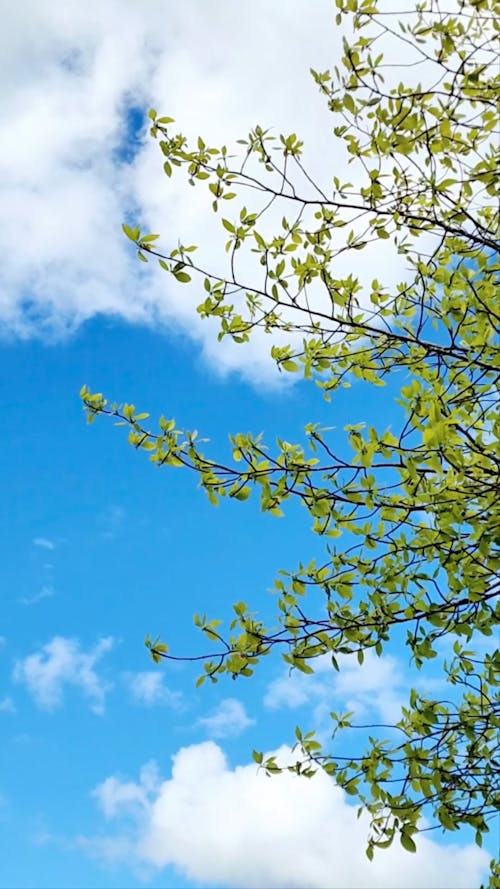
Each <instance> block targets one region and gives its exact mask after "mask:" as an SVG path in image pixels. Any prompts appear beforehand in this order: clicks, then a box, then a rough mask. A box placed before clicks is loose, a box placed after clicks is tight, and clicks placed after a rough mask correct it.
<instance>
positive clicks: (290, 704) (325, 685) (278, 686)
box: [264, 651, 419, 723]
mask: <svg viewBox="0 0 500 889" xmlns="http://www.w3.org/2000/svg"><path fill="white" fill-rule="evenodd" d="M337 661H338V664H339V671H338V672H337V671H336V670H335V669H334V668H333V667H332V664H331V660H330V658H329V656H328V655H325V656H323V657H319V658H317V659H316V661H315V662H314V664H313V665H312V666H313V667H314V670H315V674H314V675H311V674H308V675H306V674H304V673H300V672H299V671H298V670H293V671H292V672H290V671H286V672H284V673H283V674H282V675H281V676H279V677H278V678H277V679H274V680H273V681H272V682H270V683H269V685H268V687H267V689H266V693H265V696H264V705H265V706H266V707H269V708H270V709H279V708H288V709H294V708H295V707H301V706H304V705H306V704H310V705H315V706H316V711H315V712H316V715H317V716H318V715H319V714H320V713H324V715H325V716H327V712H328V711H329V710H331V709H332V708H333V707H334V706H335V704H338V703H339V702H341V707H342V711H343V712H345V711H347V710H353V711H354V712H355V713H356V715H357V716H360V715H361V714H363V713H367V712H371V713H372V714H375V715H376V717H377V719H381V720H382V721H384V722H388V723H391V722H393V721H394V720H395V719H398V718H399V717H400V715H401V705H402V704H403V703H404V702H405V700H406V699H407V697H408V676H407V671H406V670H405V669H404V667H403V665H402V663H401V662H399V661H398V660H397V659H396V658H394V657H392V656H390V655H382V656H381V657H377V656H376V655H375V654H374V653H373V652H372V651H368V652H366V653H365V659H364V662H363V664H361V665H360V664H358V662H357V660H356V658H355V657H354V656H344V657H342V656H341V657H338V658H337ZM417 678H419V677H417Z"/></svg>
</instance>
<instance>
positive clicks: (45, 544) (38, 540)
mask: <svg viewBox="0 0 500 889" xmlns="http://www.w3.org/2000/svg"><path fill="white" fill-rule="evenodd" d="M33 546H40V547H42V549H55V548H56V545H55V543H54V541H53V540H49V539H48V537H35V539H34V540H33Z"/></svg>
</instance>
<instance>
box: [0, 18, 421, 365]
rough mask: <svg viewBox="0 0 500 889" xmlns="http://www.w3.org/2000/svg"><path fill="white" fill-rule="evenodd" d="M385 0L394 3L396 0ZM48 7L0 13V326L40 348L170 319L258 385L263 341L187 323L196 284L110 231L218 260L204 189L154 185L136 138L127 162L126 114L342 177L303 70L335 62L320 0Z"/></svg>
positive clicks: (320, 102)
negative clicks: (303, 150) (241, 340)
mask: <svg viewBox="0 0 500 889" xmlns="http://www.w3.org/2000/svg"><path fill="white" fill-rule="evenodd" d="M384 2H385V6H390V7H392V6H395V7H396V8H397V5H398V4H397V0H384ZM60 7H61V4H58V5H57V10H56V7H55V6H54V3H53V2H51V0H25V2H24V3H23V4H9V5H8V7H7V8H6V10H5V11H4V13H3V19H2V24H3V28H2V36H1V37H0V50H1V52H0V57H1V59H2V62H0V73H1V67H2V66H5V71H4V73H5V76H4V77H3V78H2V79H1V80H0V83H2V82H3V83H5V84H7V83H8V84H9V87H8V89H7V88H5V89H4V90H3V94H2V95H1V97H0V108H1V112H2V117H3V120H4V122H5V126H4V135H3V138H2V143H1V145H0V180H1V181H2V182H3V186H2V188H1V199H2V208H3V214H2V219H3V226H2V228H1V230H0V249H1V250H2V256H3V262H2V269H1V273H0V274H1V276H2V280H1V282H0V294H1V296H0V328H1V327H2V326H3V327H4V329H5V330H6V331H8V332H9V333H14V334H15V335H16V336H20V337H28V336H40V337H44V338H49V339H50V338H53V337H54V336H60V335H63V334H64V333H66V332H68V331H71V330H74V329H75V328H76V327H77V326H78V325H80V324H82V323H83V322H84V321H85V320H86V319H88V318H90V317H94V316H96V315H100V314H108V315H114V316H119V317H121V318H122V319H125V320H127V321H129V322H149V323H155V324H156V325H157V326H158V325H159V326H160V327H161V325H164V327H165V329H166V328H167V326H168V327H169V328H172V326H173V327H174V328H175V327H177V326H179V327H181V328H182V329H184V330H185V331H186V332H187V333H188V334H189V335H191V336H193V337H194V338H195V339H197V340H199V341H201V342H202V345H203V350H204V353H205V355H206V356H207V357H208V358H209V360H210V361H211V362H212V363H213V365H214V366H217V367H218V368H221V369H239V370H240V371H242V372H243V373H245V374H246V375H247V376H251V377H253V378H256V377H258V378H268V376H269V367H270V364H269V359H268V358H267V355H268V352H269V345H270V344H269V338H268V337H266V336H265V335H262V336H257V337H256V338H255V340H254V341H252V343H250V344H248V345H247V346H245V347H244V348H241V347H238V346H235V345H234V344H232V343H230V342H229V341H228V342H223V343H221V344H218V343H217V342H216V338H215V335H214V328H213V326H212V325H210V324H208V323H206V322H202V321H200V320H199V319H198V318H197V316H196V314H193V307H194V306H195V305H196V304H197V303H198V302H199V301H200V298H199V292H198V290H197V288H193V289H189V288H188V289H186V288H185V287H182V288H181V287H180V286H177V285H176V284H175V282H172V281H171V280H170V278H167V276H166V275H165V274H164V273H162V272H159V271H158V270H157V269H153V268H152V266H149V267H147V268H145V267H144V266H142V265H141V264H140V263H138V262H137V261H136V260H135V257H134V256H133V251H131V249H130V245H129V244H128V243H127V242H126V240H125V239H124V237H123V236H122V234H121V230H120V224H121V222H122V221H123V220H124V219H125V217H126V216H127V214H129V213H131V214H132V215H133V216H134V217H137V219H138V220H139V221H140V222H141V223H144V225H145V226H146V227H149V228H152V229H153V230H158V231H160V232H162V234H163V235H164V237H165V243H166V244H168V245H170V246H172V245H173V244H174V243H176V241H177V238H178V237H180V238H181V239H183V240H185V239H189V240H190V241H191V242H198V243H201V244H203V246H204V250H202V255H203V256H204V257H205V258H208V260H209V261H211V257H212V256H213V255H215V256H218V257H219V260H214V267H215V268H217V264H218V262H221V261H222V258H223V256H224V253H223V248H222V245H223V243H224V240H225V237H224V236H223V235H221V230H220V225H219V222H218V221H217V220H216V219H215V217H214V216H213V214H211V211H210V210H208V211H207V207H208V202H207V198H206V194H205V192H204V190H203V189H202V188H199V189H189V188H188V187H187V185H184V184H182V181H181V180H182V177H180V178H179V179H177V178H174V179H173V180H172V181H169V183H168V186H167V181H166V179H165V177H164V176H163V173H162V168H161V156H160V154H159V151H158V148H157V146H156V145H154V144H152V143H151V141H150V140H149V139H148V140H143V142H142V143H141V144H140V145H139V146H138V149H137V153H136V156H135V157H134V156H133V157H131V158H130V159H128V160H126V159H124V157H123V156H120V151H122V153H123V149H124V148H126V147H127V140H128V139H129V133H128V132H127V123H126V119H127V118H126V114H127V109H128V108H130V107H131V106H140V107H141V108H143V109H146V108H147V107H148V106H149V105H150V104H153V105H155V106H156V107H158V109H160V110H162V111H163V112H164V113H168V114H171V115H172V116H174V117H176V119H177V121H178V125H179V129H181V130H182V131H183V132H184V133H185V134H186V135H188V136H190V137H191V136H197V135H198V134H199V133H203V134H205V135H206V136H207V138H208V139H209V140H210V141H212V142H215V143H216V142H219V143H220V142H226V143H229V144H231V142H232V141H234V140H235V139H237V138H240V137H241V136H242V135H243V136H244V135H245V134H246V133H247V132H248V130H249V128H250V127H252V126H254V125H255V123H257V122H258V123H261V124H262V125H264V126H274V127H275V128H276V131H277V132H278V133H279V132H280V131H285V132H290V131H296V132H298V133H299V134H300V135H301V136H304V137H305V138H306V140H307V158H308V159H309V161H310V166H311V168H312V169H313V170H314V171H320V172H321V174H322V177H323V179H324V180H326V181H328V182H329V181H331V178H332V176H333V175H339V176H340V178H341V179H342V178H344V179H345V178H346V177H347V178H350V179H351V180H352V178H353V173H352V168H351V167H349V168H347V166H346V163H345V158H344V157H343V149H340V148H339V146H338V144H337V145H334V143H333V138H332V135H331V128H332V121H331V116H330V114H329V112H328V110H327V107H326V103H325V101H324V99H323V98H322V97H321V96H320V95H319V91H318V89H317V87H316V86H315V85H314V84H313V82H312V80H311V78H310V75H309V67H310V65H312V66H314V67H316V68H317V69H322V68H326V67H329V66H331V65H332V64H334V63H336V61H337V59H338V55H339V52H340V45H341V44H340V33H339V29H338V28H336V27H335V25H334V10H333V8H332V4H331V0H318V2H317V3H316V4H315V5H314V12H313V13H312V14H311V15H304V12H303V3H301V2H300V0H287V2H284V0H283V2H281V3H280V2H278V3H275V4H269V3H268V2H266V0H254V2H253V3H252V4H243V3H234V2H232V0H219V2H218V4H217V14H216V15H215V14H214V10H213V8H212V7H211V6H210V4H207V3H205V2H204V0H185V2H183V3H178V4H169V5H168V6H167V5H166V4H165V3H163V2H161V0H150V2H149V3H148V4H138V3H136V2H135V0H107V2H106V3H99V4H94V5H93V7H92V14H91V15H89V14H88V9H86V8H85V7H84V6H82V4H81V3H79V2H78V0H65V3H64V4H63V5H62V7H61V8H60ZM117 21H119V22H120V28H119V30H117V28H116V22H117ZM410 70H411V69H410ZM417 71H418V72H419V76H420V70H419V69H417ZM12 84H14V88H13V87H12ZM330 159H331V162H330ZM347 170H349V175H347ZM232 212H235V211H234V209H233V210H232ZM280 218H281V213H280ZM18 245H19V246H18ZM388 251H389V252H388ZM390 251H391V247H390V246H387V245H385V246H384V245H381V244H380V243H378V244H377V246H376V248H375V249H374V250H372V251H371V252H370V253H366V254H363V255H364V263H363V265H364V266H365V267H366V268H367V270H369V274H370V278H372V277H373V276H375V275H376V274H378V276H379V277H380V278H381V280H387V274H388V272H387V269H390V272H389V275H390V276H393V277H397V276H398V275H399V271H398V270H399V269H400V265H399V262H400V260H399V259H398V258H397V256H395V257H394V256H392V254H391V252H390ZM339 262H340V260H339ZM347 263H348V266H347V267H349V265H352V263H351V260H350V259H348V260H347ZM247 268H250V267H249V266H245V265H244V266H243V269H244V270H245V269H247ZM339 270H340V271H342V267H341V265H339Z"/></svg>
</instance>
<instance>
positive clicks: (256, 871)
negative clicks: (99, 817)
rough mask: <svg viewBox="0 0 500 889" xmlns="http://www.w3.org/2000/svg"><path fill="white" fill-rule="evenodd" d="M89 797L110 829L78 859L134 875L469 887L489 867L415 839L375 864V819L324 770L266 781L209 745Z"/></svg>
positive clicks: (84, 839) (320, 885) (86, 844)
mask: <svg viewBox="0 0 500 889" xmlns="http://www.w3.org/2000/svg"><path fill="white" fill-rule="evenodd" d="M290 753H291V751H290V750H289V748H282V749H281V750H279V751H277V756H278V761H288V760H289V757H290ZM94 797H95V798H96V800H97V802H98V805H99V808H100V810H101V812H102V814H103V817H104V818H105V819H106V821H107V823H108V827H107V829H105V830H104V831H103V830H101V831H100V832H99V834H98V835H96V836H80V837H78V838H77V840H76V844H77V845H78V846H79V847H80V848H81V849H82V850H84V851H85V852H86V853H88V854H90V855H92V856H94V857H97V858H98V859H101V860H103V861H106V862H107V863H108V864H117V865H118V864H121V865H124V864H125V865H126V866H127V867H129V868H134V867H135V868H137V866H139V867H141V868H142V867H147V866H150V867H153V868H155V869H157V870H158V871H161V870H162V869H163V868H165V867H167V866H173V867H175V868H176V869H177V870H178V871H179V872H180V873H181V874H182V875H183V876H184V877H185V878H187V879H188V880H190V881H192V882H193V883H195V884H196V885H201V884H203V885H204V884H205V883H208V884H210V885H215V886H221V887H223V886H230V887H233V889H237V887H246V886H254V887H262V889H264V887H265V889H277V887H282V886H288V887H290V889H299V887H303V886H309V887H311V889H334V887H343V889H348V887H351V889H354V887H356V889H377V887H378V889H448V887H449V886H451V885H453V886H455V887H457V889H459V887H461V889H466V887H469V886H477V885H480V883H481V879H482V878H483V877H484V875H485V873H486V870H487V865H488V859H489V856H488V855H487V853H486V852H484V851H483V850H481V849H479V848H478V847H477V846H475V845H473V844H467V843H460V842H458V841H457V842H455V843H454V844H448V845H444V846H441V845H439V844H438V843H437V842H435V841H433V840H431V839H428V838H427V837H425V836H420V837H418V840H417V852H416V853H415V854H414V855H410V854H408V853H407V852H405V850H404V849H402V848H401V846H400V844H399V843H394V844H393V845H392V846H391V848H390V849H387V850H384V851H382V852H380V853H378V854H376V855H375V858H374V861H373V862H369V861H368V859H367V858H366V856H365V852H364V849H365V844H366V839H367V834H368V821H367V819H366V818H365V817H364V816H362V817H361V818H359V819H358V817H357V806H355V805H351V804H350V802H349V799H348V797H347V796H346V795H345V793H344V792H343V791H341V790H340V789H339V788H338V787H336V786H335V783H334V781H333V780H332V779H331V778H329V777H328V776H327V775H326V774H325V773H324V772H318V773H317V774H316V775H315V776H314V777H313V778H312V779H310V780H309V781H308V780H305V779H303V778H298V777H297V776H294V775H291V774H289V773H285V774H282V775H280V776H277V777H275V778H272V779H269V778H267V777H266V776H265V775H264V774H263V773H262V772H258V771H257V769H256V767H255V763H245V764H242V765H237V766H235V767H231V766H230V765H229V764H228V762H227V760H226V758H225V756H224V753H223V751H222V750H221V748H220V747H219V746H218V745H217V744H215V743H214V742H213V741H207V742H205V743H202V744H195V745H193V746H191V747H185V748H182V749H181V750H179V751H178V752H177V753H176V754H175V756H174V757H173V765H172V775H171V777H170V778H169V779H168V780H161V779H160V778H159V775H158V772H157V770H156V769H155V767H154V765H152V764H151V763H149V764H148V765H147V766H146V767H145V769H143V770H142V771H141V774H140V776H139V780H138V781H137V782H134V781H130V780H123V779H122V778H119V777H115V776H111V777H109V778H107V779H106V780H105V781H103V782H102V783H101V784H99V785H98V787H96V789H95V791H94ZM115 821H116V826H115V824H114V822H115Z"/></svg>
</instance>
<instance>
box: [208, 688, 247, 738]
mask: <svg viewBox="0 0 500 889" xmlns="http://www.w3.org/2000/svg"><path fill="white" fill-rule="evenodd" d="M198 724H199V725H201V726H203V727H204V728H205V729H206V731H207V733H208V734H209V736H210V737H212V738H227V737H236V736H238V735H241V733H242V732H244V731H245V729H247V728H248V727H249V726H251V725H254V724H255V719H250V717H249V716H248V715H247V712H246V710H245V707H244V706H243V704H242V703H241V701H238V700H236V698H225V699H224V700H223V701H221V702H220V704H219V706H218V707H217V708H216V710H214V712H213V713H212V714H210V715H209V716H203V717H201V719H199V720H198Z"/></svg>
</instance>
